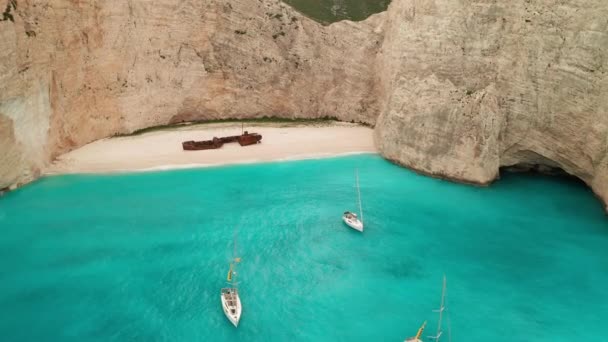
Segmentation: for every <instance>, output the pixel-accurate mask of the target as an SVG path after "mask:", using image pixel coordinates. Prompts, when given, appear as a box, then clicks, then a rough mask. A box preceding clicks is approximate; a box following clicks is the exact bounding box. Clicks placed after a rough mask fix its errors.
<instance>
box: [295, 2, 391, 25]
mask: <svg viewBox="0 0 608 342" xmlns="http://www.w3.org/2000/svg"><path fill="white" fill-rule="evenodd" d="M283 2H285V3H286V4H289V5H291V6H292V7H293V8H295V9H296V10H298V11H300V12H302V14H304V15H306V16H308V17H310V18H312V19H314V20H317V21H320V22H322V23H326V24H329V23H333V22H336V21H340V20H345V19H348V20H353V21H359V20H364V19H366V18H367V17H369V16H370V15H372V14H375V13H380V12H382V11H385V10H386V9H387V7H388V5H389V3H390V2H391V1H390V0H283Z"/></svg>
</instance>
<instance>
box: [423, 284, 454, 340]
mask: <svg viewBox="0 0 608 342" xmlns="http://www.w3.org/2000/svg"><path fill="white" fill-rule="evenodd" d="M446 288H447V284H446V279H445V275H444V276H443V289H442V290H441V306H439V309H437V310H434V312H438V313H439V320H438V322H437V334H436V335H435V336H429V337H428V338H430V339H432V340H435V342H439V339H440V338H441V336H442V335H443V330H441V329H442V326H441V325H442V321H443V312H444V311H446V308H445V305H446V304H445V296H446V292H447V289H446ZM447 321H448V341H452V332H451V327H450V318H449V317H448V319H447Z"/></svg>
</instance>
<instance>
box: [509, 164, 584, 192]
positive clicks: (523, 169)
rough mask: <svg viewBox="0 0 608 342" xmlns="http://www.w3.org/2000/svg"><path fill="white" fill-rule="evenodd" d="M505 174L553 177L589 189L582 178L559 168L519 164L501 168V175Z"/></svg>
mask: <svg viewBox="0 0 608 342" xmlns="http://www.w3.org/2000/svg"><path fill="white" fill-rule="evenodd" d="M504 173H527V174H537V175H544V176H552V177H558V178H562V179H563V180H564V181H568V182H574V183H579V184H581V185H584V186H585V187H589V185H588V184H587V183H585V181H583V180H582V179H581V178H579V177H577V176H575V175H572V174H570V173H568V172H567V171H566V170H564V169H562V168H561V167H559V166H553V165H546V164H532V163H518V164H515V165H510V166H503V167H501V168H500V174H501V175H503V174H504Z"/></svg>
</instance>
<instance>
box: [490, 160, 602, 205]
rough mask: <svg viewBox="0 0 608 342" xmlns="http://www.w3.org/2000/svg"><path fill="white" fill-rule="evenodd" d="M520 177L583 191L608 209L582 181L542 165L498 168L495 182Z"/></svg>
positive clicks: (524, 164) (554, 168) (560, 170)
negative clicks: (556, 183) (557, 183)
mask: <svg viewBox="0 0 608 342" xmlns="http://www.w3.org/2000/svg"><path fill="white" fill-rule="evenodd" d="M517 176H521V177H524V178H539V179H542V180H545V181H550V182H559V183H560V184H564V185H566V186H568V187H571V188H573V189H585V191H588V192H589V193H590V194H592V195H593V196H595V197H596V198H597V200H598V201H599V203H600V204H602V205H603V207H604V208H608V206H607V203H606V202H605V201H604V199H603V198H602V197H601V196H599V195H598V194H597V193H595V192H594V191H593V189H592V188H591V187H590V186H589V185H588V184H587V183H586V182H585V181H584V180H582V179H580V178H579V177H577V176H574V175H572V174H570V173H568V172H567V171H566V170H564V169H562V168H560V167H555V166H547V165H543V164H528V163H520V164H515V165H511V166H503V167H501V168H500V173H499V177H498V178H497V180H496V181H497V182H501V181H509V180H511V179H513V178H514V177H517Z"/></svg>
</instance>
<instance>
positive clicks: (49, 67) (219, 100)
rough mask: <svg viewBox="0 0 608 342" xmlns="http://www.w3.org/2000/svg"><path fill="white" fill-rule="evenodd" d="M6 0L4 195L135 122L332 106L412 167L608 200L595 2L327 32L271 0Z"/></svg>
mask: <svg viewBox="0 0 608 342" xmlns="http://www.w3.org/2000/svg"><path fill="white" fill-rule="evenodd" d="M3 2H4V3H6V4H8V5H9V7H10V6H13V5H14V6H13V7H12V8H11V9H12V12H11V17H12V19H11V20H4V21H0V156H1V158H2V160H1V163H0V188H1V187H4V186H7V185H9V184H14V183H16V182H19V181H22V180H24V179H27V178H29V177H35V176H36V174H37V172H38V170H40V169H41V168H42V167H44V165H45V164H46V163H48V161H49V160H50V159H52V158H53V157H54V156H56V155H57V154H59V153H62V152H65V151H67V150H70V149H72V148H75V147H78V146H81V145H83V144H85V143H88V142H90V141H93V140H96V139H99V138H102V137H105V136H110V135H113V134H116V133H125V132H130V131H133V130H136V129H140V128H144V127H148V126H153V125H159V124H166V123H171V122H179V121H184V120H195V119H196V120H198V119H214V118H228V117H230V118H246V117H247V118H249V117H259V116H281V117H311V118H312V117H322V116H332V117H337V118H339V119H341V120H346V121H351V120H352V121H359V122H365V123H368V124H371V125H374V124H375V125H376V131H375V137H376V144H377V146H378V148H379V150H380V151H381V153H382V154H383V155H384V156H386V157H387V158H389V159H392V160H395V161H396V162H398V163H400V164H403V165H405V166H408V167H411V168H414V169H417V170H419V171H421V172H424V173H428V174H432V175H435V176H440V177H446V178H450V179H455V180H460V181H466V182H472V183H488V182H491V181H492V180H494V179H495V178H496V177H497V176H498V171H499V168H500V167H501V166H508V165H514V164H541V165H547V166H552V167H561V168H563V169H564V170H566V171H567V172H569V173H571V174H573V175H576V176H577V177H579V178H581V179H582V180H584V181H585V182H586V183H587V184H589V185H590V186H591V187H592V188H593V189H594V191H595V192H596V193H597V194H598V195H599V196H600V197H602V198H604V199H606V198H608V157H607V156H608V76H607V74H606V72H607V69H608V65H607V64H608V20H607V19H606V18H608V2H606V1H605V0H535V1H520V2H509V3H507V2H505V3H504V4H503V3H501V2H496V1H488V0H394V1H393V2H392V4H391V5H390V6H389V9H388V10H387V12H385V13H382V14H378V15H374V16H372V17H371V18H369V19H367V20H365V21H362V22H357V23H353V22H348V21H344V22H340V23H336V24H332V25H329V26H322V25H320V24H318V23H316V22H313V21H311V20H309V19H307V18H305V17H303V16H301V15H299V14H297V13H296V12H295V11H294V10H292V9H291V8H290V7H287V6H286V5H283V4H282V3H280V2H278V1H276V0H203V1H201V0H197V1H193V0H183V1H162V0H160V1H155V2H150V1H142V0H128V1H93V0H90V1H68V0H61V1H53V2H45V1H41V0H19V1H14V0H8V1H7V0H0V9H1V8H4V3H3ZM7 8H8V7H7Z"/></svg>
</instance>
